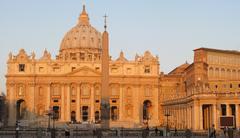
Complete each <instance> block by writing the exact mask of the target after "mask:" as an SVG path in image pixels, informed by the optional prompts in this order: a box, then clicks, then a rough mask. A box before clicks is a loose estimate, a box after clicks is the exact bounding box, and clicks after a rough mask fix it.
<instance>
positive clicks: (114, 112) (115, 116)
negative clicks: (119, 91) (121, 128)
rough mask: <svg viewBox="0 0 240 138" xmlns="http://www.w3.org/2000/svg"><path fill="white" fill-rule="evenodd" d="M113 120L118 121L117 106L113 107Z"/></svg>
mask: <svg viewBox="0 0 240 138" xmlns="http://www.w3.org/2000/svg"><path fill="white" fill-rule="evenodd" d="M110 113H111V120H112V121H116V120H117V119H118V108H117V106H112V107H111V112H110Z"/></svg>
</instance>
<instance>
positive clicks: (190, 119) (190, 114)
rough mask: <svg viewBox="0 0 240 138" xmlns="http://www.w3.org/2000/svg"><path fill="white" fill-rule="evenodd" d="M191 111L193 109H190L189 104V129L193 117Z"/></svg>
mask: <svg viewBox="0 0 240 138" xmlns="http://www.w3.org/2000/svg"><path fill="white" fill-rule="evenodd" d="M192 112H193V111H192V106H190V107H189V117H190V118H189V128H190V129H192V122H193V120H192V118H193V117H192Z"/></svg>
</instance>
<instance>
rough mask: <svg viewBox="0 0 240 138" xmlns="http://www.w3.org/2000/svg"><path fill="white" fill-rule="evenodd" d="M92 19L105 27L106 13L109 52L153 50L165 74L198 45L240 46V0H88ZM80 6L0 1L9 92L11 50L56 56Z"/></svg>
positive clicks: (53, 0) (46, 0)
mask: <svg viewBox="0 0 240 138" xmlns="http://www.w3.org/2000/svg"><path fill="white" fill-rule="evenodd" d="M86 8H87V12H88V13H89V16H90V21H91V24H92V25H93V26H94V27H95V28H96V29H98V30H99V31H103V17H102V16H103V15H104V14H105V13H107V14H108V15H109V18H108V26H109V27H108V30H109V33H110V54H111V55H112V56H113V57H114V58H116V57H117V56H118V54H119V52H120V51H121V50H123V51H124V52H125V55H126V57H127V58H128V59H133V58H134V56H135V54H136V53H139V54H143V53H144V51H145V50H150V51H151V52H152V53H153V54H154V55H158V56H159V58H160V68H161V71H164V72H165V73H167V72H169V71H170V70H172V69H174V68H175V67H176V66H178V65H180V64H182V63H184V62H185V61H186V60H188V61H189V62H192V58H193V52H192V50H193V49H195V48H199V47H210V48H219V49H231V50H232V49H233V50H240V1H239V0H118V1H117V0H111V1H110V0H86ZM81 10H82V1H81V0H64V1H63V0H38V1H37V0H1V1H0V64H1V66H0V89H1V90H2V91H4V92H5V77H4V75H5V73H6V61H7V58H8V53H9V52H10V51H12V52H13V54H17V53H18V51H19V49H20V48H24V49H25V50H26V51H27V52H28V53H29V54H30V53H31V52H32V51H35V53H36V54H37V57H40V56H41V55H42V53H43V51H44V49H45V48H47V49H48V50H49V51H50V52H51V53H52V55H53V57H55V55H56V53H58V50H59V47H60V42H61V40H62V38H63V36H64V34H65V33H66V32H67V31H68V30H69V29H70V28H71V27H73V26H74V25H75V24H76V22H77V18H78V16H79V14H80V12H81Z"/></svg>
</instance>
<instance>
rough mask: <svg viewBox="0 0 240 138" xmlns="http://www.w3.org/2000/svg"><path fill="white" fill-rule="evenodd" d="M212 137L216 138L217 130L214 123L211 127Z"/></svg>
mask: <svg viewBox="0 0 240 138" xmlns="http://www.w3.org/2000/svg"><path fill="white" fill-rule="evenodd" d="M210 138H216V130H215V126H214V124H213V125H212V128H211V129H210Z"/></svg>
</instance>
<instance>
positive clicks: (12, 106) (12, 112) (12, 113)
mask: <svg viewBox="0 0 240 138" xmlns="http://www.w3.org/2000/svg"><path fill="white" fill-rule="evenodd" d="M7 87H8V88H9V91H8V93H7V95H8V96H9V106H8V113H9V117H8V125H9V126H15V123H16V117H17V116H16V99H15V96H14V94H16V93H17V91H16V88H15V89H14V87H16V86H15V85H13V84H10V85H7Z"/></svg>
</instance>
